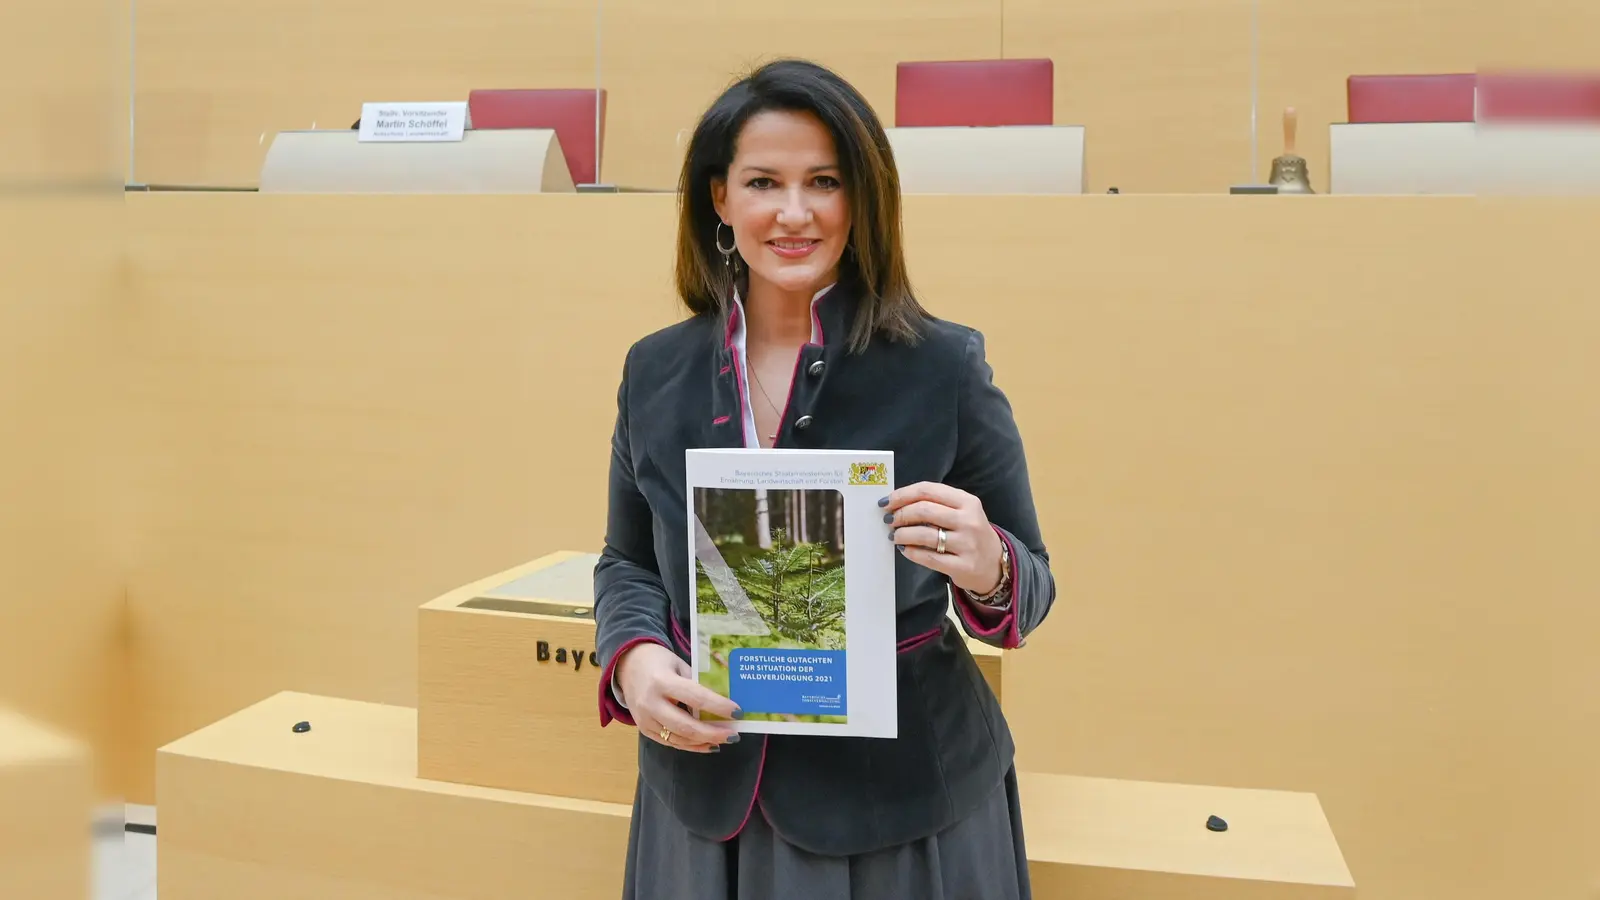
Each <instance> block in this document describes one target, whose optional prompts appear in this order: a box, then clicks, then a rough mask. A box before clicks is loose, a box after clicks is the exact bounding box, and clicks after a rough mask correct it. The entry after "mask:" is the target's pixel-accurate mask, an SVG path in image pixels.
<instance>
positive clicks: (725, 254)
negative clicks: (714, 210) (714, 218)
mask: <svg viewBox="0 0 1600 900" xmlns="http://www.w3.org/2000/svg"><path fill="white" fill-rule="evenodd" d="M724 226H726V227H727V229H728V236H729V237H730V238H732V237H733V236H734V235H733V226H732V225H728V223H727V222H718V223H717V229H716V230H715V231H713V232H712V233H711V241H712V243H714V244H716V245H717V252H718V253H721V254H722V264H723V265H725V266H727V267H728V268H730V269H731V268H733V254H734V253H736V252H737V251H738V249H739V244H738V239H737V238H734V240H733V244H732V246H730V247H723V246H722V229H723V227H724Z"/></svg>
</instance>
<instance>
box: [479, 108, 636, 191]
mask: <svg viewBox="0 0 1600 900" xmlns="http://www.w3.org/2000/svg"><path fill="white" fill-rule="evenodd" d="M598 93H599V95H600V96H599V109H598V110H596V108H595V106H596V99H595V94H596V91H593V90H562V89H522V88H518V89H505V90H476V91H472V92H471V93H469V94H467V112H468V114H469V115H470V116H471V117H472V127H473V128H475V129H492V128H549V129H553V130H554V131H555V133H556V139H557V140H559V141H561V153H562V155H563V156H565V157H566V158H567V168H568V169H570V170H572V181H573V183H574V184H594V183H595V182H596V179H597V178H599V177H600V173H599V172H597V171H596V164H595V162H596V154H595V140H596V138H597V137H598V138H599V141H600V147H601V150H602V152H603V150H604V147H605V127H606V92H605V91H604V90H600V91H599V92H598ZM597 114H598V116H599V129H598V130H597V129H596V127H595V121H596V119H595V117H596V115H597Z"/></svg>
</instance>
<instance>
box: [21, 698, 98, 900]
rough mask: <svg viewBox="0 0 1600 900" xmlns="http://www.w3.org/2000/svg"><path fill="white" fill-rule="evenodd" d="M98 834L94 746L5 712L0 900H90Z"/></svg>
mask: <svg viewBox="0 0 1600 900" xmlns="http://www.w3.org/2000/svg"><path fill="white" fill-rule="evenodd" d="M93 828H94V769H93V759H92V757H91V754H90V752H89V749H88V747H87V746H86V745H84V744H82V743H81V742H79V741H76V740H74V739H72V738H70V737H68V736H66V735H64V734H61V733H60V732H58V731H56V730H55V729H53V728H50V727H47V726H46V725H44V724H42V723H39V722H36V721H34V720H32V719H30V718H28V717H26V716H23V715H21V714H20V713H17V712H14V711H10V710H4V709H0V897H3V898H7V900H9V898H13V897H15V898H19V900H20V898H24V897H25V898H27V900H83V898H84V897H87V896H88V895H89V890H90V884H91V868H90V867H91V859H92V857H91V846H90V844H91V841H92V840H93V836H94V835H93Z"/></svg>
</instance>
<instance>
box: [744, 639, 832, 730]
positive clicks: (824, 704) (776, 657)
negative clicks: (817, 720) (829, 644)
mask: <svg viewBox="0 0 1600 900" xmlns="http://www.w3.org/2000/svg"><path fill="white" fill-rule="evenodd" d="M844 659H845V651H843V650H743V649H741V650H734V651H733V652H731V653H729V654H728V697H729V699H731V700H733V702H734V703H737V704H739V708H740V709H742V710H744V711H745V712H751V713H768V714H771V715H796V716H843V715H847V714H848V713H847V710H846V706H847V704H846V700H847V699H848V697H849V691H847V690H846V689H845V681H844V672H845V662H844Z"/></svg>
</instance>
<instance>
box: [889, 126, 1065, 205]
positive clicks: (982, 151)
mask: <svg viewBox="0 0 1600 900" xmlns="http://www.w3.org/2000/svg"><path fill="white" fill-rule="evenodd" d="M885 130H886V131H887V132H888V135H889V146H890V147H892V148H894V161H895V166H896V168H898V169H899V172H900V189H901V190H902V191H904V192H905V193H908V194H1081V193H1083V192H1084V182H1085V170H1084V158H1085V157H1084V142H1085V139H1086V138H1085V131H1084V128H1083V126H1081V125H1006V126H998V127H992V128H989V127H985V128H965V127H945V126H938V127H919V128H889V129H885Z"/></svg>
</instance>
